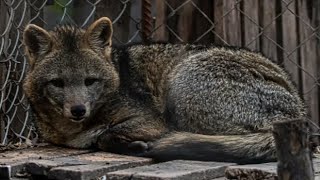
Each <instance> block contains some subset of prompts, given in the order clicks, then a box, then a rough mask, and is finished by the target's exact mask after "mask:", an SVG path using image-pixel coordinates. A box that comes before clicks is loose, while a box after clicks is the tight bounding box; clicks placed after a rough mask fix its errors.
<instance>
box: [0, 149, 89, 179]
mask: <svg viewBox="0 0 320 180" xmlns="http://www.w3.org/2000/svg"><path fill="white" fill-rule="evenodd" d="M88 152H90V150H76V149H67V148H59V147H53V146H48V147H37V148H28V149H23V150H16V151H7V152H3V153H1V156H0V178H4V177H13V176H15V174H16V173H18V172H19V171H21V170H22V169H23V168H24V167H25V165H26V162H27V161H29V160H33V159H51V158H55V157H63V156H71V155H77V154H83V153H88Z"/></svg>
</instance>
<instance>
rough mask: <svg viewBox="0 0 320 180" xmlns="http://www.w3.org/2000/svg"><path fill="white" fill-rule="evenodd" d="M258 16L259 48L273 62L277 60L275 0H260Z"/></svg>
mask: <svg viewBox="0 0 320 180" xmlns="http://www.w3.org/2000/svg"><path fill="white" fill-rule="evenodd" d="M259 2H260V3H261V7H262V8H261V9H260V12H259V13H260V16H261V23H260V24H261V26H262V28H263V29H262V31H263V34H262V36H261V38H260V40H261V43H262V44H261V46H262V47H261V50H262V52H263V54H264V55H266V56H267V57H268V58H270V59H271V60H272V61H274V62H278V53H277V45H276V44H275V42H277V29H276V20H275V18H276V0H262V1H259Z"/></svg>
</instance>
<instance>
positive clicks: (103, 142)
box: [97, 116, 168, 154]
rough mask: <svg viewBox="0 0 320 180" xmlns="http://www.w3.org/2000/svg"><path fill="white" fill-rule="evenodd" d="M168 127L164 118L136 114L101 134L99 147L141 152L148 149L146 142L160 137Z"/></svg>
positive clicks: (115, 151) (98, 142)
mask: <svg viewBox="0 0 320 180" xmlns="http://www.w3.org/2000/svg"><path fill="white" fill-rule="evenodd" d="M166 132H168V129H167V127H166V125H165V123H164V121H163V120H162V119H159V118H157V119H156V118H150V116H135V117H134V118H132V119H129V120H126V121H124V122H122V123H119V124H117V125H115V126H113V127H111V128H110V129H108V130H107V131H106V132H105V133H103V134H102V135H100V137H99V138H98V141H97V146H98V148H100V149H102V150H104V151H108V152H114V153H122V154H132V153H134V154H139V153H142V152H144V151H146V150H147V149H148V145H147V143H145V142H149V141H153V140H155V139H159V138H160V137H161V136H162V135H163V134H165V133H166Z"/></svg>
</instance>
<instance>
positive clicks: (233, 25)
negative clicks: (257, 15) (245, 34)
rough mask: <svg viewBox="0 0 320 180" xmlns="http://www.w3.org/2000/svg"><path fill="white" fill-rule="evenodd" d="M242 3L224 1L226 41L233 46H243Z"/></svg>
mask: <svg viewBox="0 0 320 180" xmlns="http://www.w3.org/2000/svg"><path fill="white" fill-rule="evenodd" d="M239 2H240V1H230V0H224V1H223V13H224V15H225V16H224V17H223V21H224V26H225V29H224V34H225V40H226V41H227V43H228V44H230V45H233V46H241V20H240V11H239V10H238V9H239V8H240V3H239Z"/></svg>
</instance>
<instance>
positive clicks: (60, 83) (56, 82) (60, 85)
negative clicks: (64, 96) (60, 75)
mask: <svg viewBox="0 0 320 180" xmlns="http://www.w3.org/2000/svg"><path fill="white" fill-rule="evenodd" d="M49 83H51V84H52V85H53V86H55V87H58V88H63V87H64V82H63V80H62V79H53V80H51V81H49Z"/></svg>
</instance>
